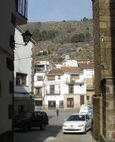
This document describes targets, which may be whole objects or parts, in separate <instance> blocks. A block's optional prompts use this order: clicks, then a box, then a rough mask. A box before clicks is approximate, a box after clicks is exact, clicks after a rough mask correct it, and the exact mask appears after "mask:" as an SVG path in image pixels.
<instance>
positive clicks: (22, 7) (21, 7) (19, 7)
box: [15, 0, 28, 19]
mask: <svg viewBox="0 0 115 142" xmlns="http://www.w3.org/2000/svg"><path fill="white" fill-rule="evenodd" d="M15 1H16V12H18V13H19V14H20V15H21V16H23V17H24V18H25V19H27V16H28V0H15Z"/></svg>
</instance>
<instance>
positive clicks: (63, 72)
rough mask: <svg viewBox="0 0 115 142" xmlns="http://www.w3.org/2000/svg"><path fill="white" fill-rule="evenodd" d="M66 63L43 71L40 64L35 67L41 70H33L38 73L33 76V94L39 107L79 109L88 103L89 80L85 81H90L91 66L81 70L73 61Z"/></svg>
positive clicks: (92, 70) (92, 71)
mask: <svg viewBox="0 0 115 142" xmlns="http://www.w3.org/2000/svg"><path fill="white" fill-rule="evenodd" d="M66 62H67V64H66V63H65V64H62V65H61V64H58V65H55V68H52V69H51V68H50V69H51V70H45V69H46V67H44V66H43V65H41V64H38V65H37V66H38V67H40V68H41V67H42V68H43V69H42V70H41V69H36V68H35V71H39V72H36V73H35V75H34V88H35V89H34V94H35V96H37V97H36V98H35V102H36V105H38V106H39V107H40V106H42V107H44V108H48V109H50V108H64V109H68V108H79V107H80V105H82V104H87V103H88V102H89V101H90V100H89V98H88V89H87V88H88V84H91V80H89V82H87V79H88V78H90V79H92V73H94V69H93V68H91V64H90V65H88V66H85V68H83V67H81V65H80V66H79V65H78V64H77V62H76V61H75V60H71V61H70V60H67V61H66ZM71 63H72V66H71ZM74 63H76V64H74ZM45 66H46V65H45ZM89 67H90V68H89ZM87 83H88V84H87ZM38 96H39V97H38Z"/></svg>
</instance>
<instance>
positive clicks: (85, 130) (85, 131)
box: [84, 126, 87, 134]
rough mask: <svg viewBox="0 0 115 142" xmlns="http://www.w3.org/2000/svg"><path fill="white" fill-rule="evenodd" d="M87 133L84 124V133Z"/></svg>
mask: <svg viewBox="0 0 115 142" xmlns="http://www.w3.org/2000/svg"><path fill="white" fill-rule="evenodd" d="M86 133H87V129H86V126H85V128H84V134H86Z"/></svg>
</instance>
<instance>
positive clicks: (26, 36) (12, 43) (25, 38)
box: [9, 31, 32, 50]
mask: <svg viewBox="0 0 115 142" xmlns="http://www.w3.org/2000/svg"><path fill="white" fill-rule="evenodd" d="M22 37H23V41H24V43H25V44H23V43H16V42H15V40H14V35H11V36H10V41H9V46H10V48H11V49H13V50H14V49H15V45H24V46H26V45H27V44H28V42H29V41H30V40H31V37H32V34H31V33H30V32H29V31H25V32H24V33H22Z"/></svg>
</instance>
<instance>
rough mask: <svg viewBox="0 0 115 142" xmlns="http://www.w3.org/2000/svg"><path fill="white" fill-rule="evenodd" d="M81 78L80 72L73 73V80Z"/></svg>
mask: <svg viewBox="0 0 115 142" xmlns="http://www.w3.org/2000/svg"><path fill="white" fill-rule="evenodd" d="M76 79H79V74H71V80H76Z"/></svg>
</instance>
